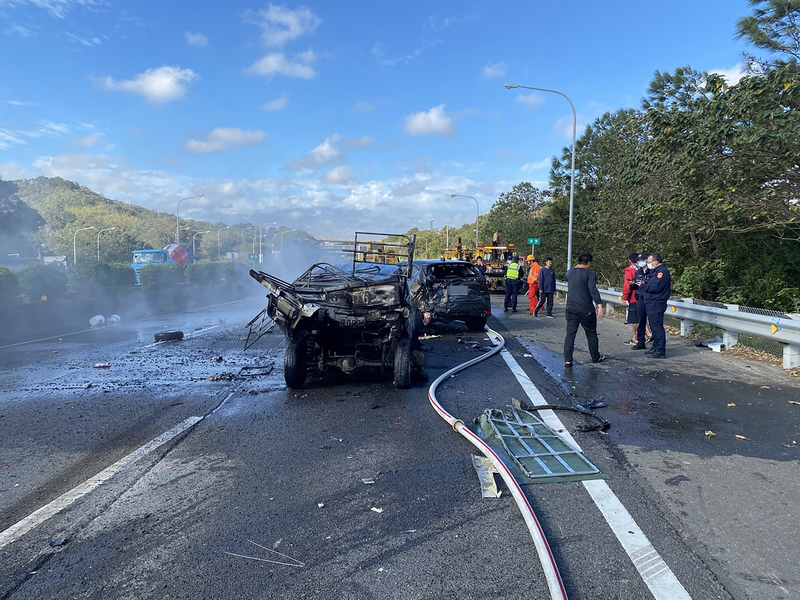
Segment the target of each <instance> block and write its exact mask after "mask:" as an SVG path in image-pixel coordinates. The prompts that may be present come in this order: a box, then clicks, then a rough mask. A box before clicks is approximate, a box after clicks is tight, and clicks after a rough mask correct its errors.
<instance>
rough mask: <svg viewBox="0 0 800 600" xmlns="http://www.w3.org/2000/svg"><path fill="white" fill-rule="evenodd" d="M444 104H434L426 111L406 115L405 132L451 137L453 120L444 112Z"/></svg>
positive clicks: (453, 131) (453, 129)
mask: <svg viewBox="0 0 800 600" xmlns="http://www.w3.org/2000/svg"><path fill="white" fill-rule="evenodd" d="M444 108H445V105H444V104H440V105H439V106H434V107H433V108H431V109H430V110H428V111H423V112H419V113H415V114H413V115H407V116H406V117H405V119H406V126H405V129H406V133H408V134H409V135H413V136H418V135H430V134H437V135H441V136H443V137H453V136H454V135H455V133H456V132H455V128H454V127H453V120H452V119H451V118H450V117H449V116H448V115H447V114H446V113H445V111H444Z"/></svg>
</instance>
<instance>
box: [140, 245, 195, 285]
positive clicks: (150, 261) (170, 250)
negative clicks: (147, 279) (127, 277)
mask: <svg viewBox="0 0 800 600" xmlns="http://www.w3.org/2000/svg"><path fill="white" fill-rule="evenodd" d="M193 262H194V260H193V257H192V253H191V251H190V250H189V246H187V245H186V244H170V245H169V246H167V247H166V248H164V249H163V250H134V251H133V253H132V254H131V267H133V270H134V271H135V272H136V285H142V282H141V279H140V278H139V274H140V273H141V271H142V269H144V268H145V267H146V266H147V265H180V266H182V267H185V266H187V265H189V264H191V263H193Z"/></svg>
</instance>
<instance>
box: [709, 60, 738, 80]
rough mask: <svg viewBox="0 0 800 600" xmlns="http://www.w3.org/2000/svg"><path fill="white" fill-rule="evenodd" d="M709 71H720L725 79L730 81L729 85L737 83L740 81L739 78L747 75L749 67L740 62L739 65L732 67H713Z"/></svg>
mask: <svg viewBox="0 0 800 600" xmlns="http://www.w3.org/2000/svg"><path fill="white" fill-rule="evenodd" d="M709 73H718V74H719V75H722V76H723V77H724V78H725V81H727V82H728V85H736V84H737V83H739V80H740V79H741V78H742V77H744V76H745V75H747V67H746V66H745V65H744V64H742V63H739V64H738V65H735V66H733V67H732V68H730V69H711V70H709Z"/></svg>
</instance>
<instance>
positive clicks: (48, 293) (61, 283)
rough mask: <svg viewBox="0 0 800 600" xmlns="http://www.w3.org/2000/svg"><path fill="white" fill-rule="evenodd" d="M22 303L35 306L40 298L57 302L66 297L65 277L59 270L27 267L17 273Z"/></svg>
mask: <svg viewBox="0 0 800 600" xmlns="http://www.w3.org/2000/svg"><path fill="white" fill-rule="evenodd" d="M17 281H18V282H19V290H20V296H21V297H22V300H23V302H27V303H28V304H35V303H36V302H41V301H42V298H43V297H44V298H46V299H47V300H59V299H62V298H65V297H66V295H67V275H66V274H65V273H64V272H63V271H62V270H61V269H59V268H56V267H45V266H44V265H28V266H27V267H25V268H24V269H22V270H21V271H19V272H18V273H17Z"/></svg>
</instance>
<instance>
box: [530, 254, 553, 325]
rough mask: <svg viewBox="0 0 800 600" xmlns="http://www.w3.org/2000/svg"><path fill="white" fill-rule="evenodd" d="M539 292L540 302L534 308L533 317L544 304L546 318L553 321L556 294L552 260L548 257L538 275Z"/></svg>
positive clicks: (540, 310)
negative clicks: (540, 295)
mask: <svg viewBox="0 0 800 600" xmlns="http://www.w3.org/2000/svg"><path fill="white" fill-rule="evenodd" d="M539 292H540V293H541V294H542V301H541V302H540V303H539V306H537V307H536V311H535V312H534V316H539V313H540V312H542V308H544V306H545V303H546V304H547V314H546V316H547V317H549V318H551V319H555V316H553V296H555V293H556V272H555V271H554V270H553V259H552V258H550V257H549V256H548V257H547V258H546V259H545V262H544V267H543V268H542V270H541V272H540V273H539Z"/></svg>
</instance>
